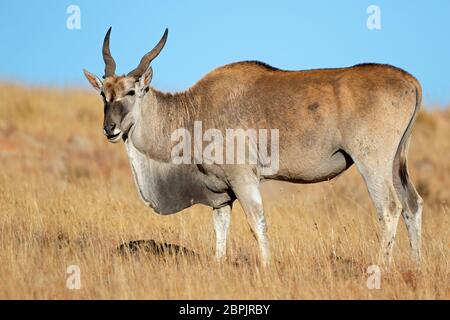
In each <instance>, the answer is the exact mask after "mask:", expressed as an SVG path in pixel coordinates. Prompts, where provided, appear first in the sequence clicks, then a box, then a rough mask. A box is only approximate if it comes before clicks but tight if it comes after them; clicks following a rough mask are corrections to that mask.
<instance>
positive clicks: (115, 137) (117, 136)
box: [108, 131, 123, 143]
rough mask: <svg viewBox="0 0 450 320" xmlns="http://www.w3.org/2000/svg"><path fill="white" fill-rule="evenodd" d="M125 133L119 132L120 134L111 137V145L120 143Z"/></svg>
mask: <svg viewBox="0 0 450 320" xmlns="http://www.w3.org/2000/svg"><path fill="white" fill-rule="evenodd" d="M122 135H123V132H122V131H119V133H116V134H115V135H112V136H109V137H108V141H109V142H111V143H117V142H119V141H120V138H122Z"/></svg>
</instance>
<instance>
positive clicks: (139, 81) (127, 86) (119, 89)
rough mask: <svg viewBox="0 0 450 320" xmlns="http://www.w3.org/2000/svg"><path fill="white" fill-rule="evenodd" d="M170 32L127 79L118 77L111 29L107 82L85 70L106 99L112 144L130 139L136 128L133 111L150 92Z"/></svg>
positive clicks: (107, 132) (105, 47)
mask: <svg viewBox="0 0 450 320" xmlns="http://www.w3.org/2000/svg"><path fill="white" fill-rule="evenodd" d="M167 34H168V30H167V29H166V30H165V32H164V35H163V36H162V38H161V40H159V42H158V44H157V45H156V46H155V47H154V48H153V49H152V50H151V51H150V52H149V53H147V54H146V55H144V56H143V57H142V59H141V62H140V63H139V65H138V66H137V68H136V69H134V70H132V71H130V72H129V73H128V74H127V75H122V76H117V75H116V74H115V71H116V63H115V61H114V58H113V57H112V55H111V52H110V50H109V37H110V35H111V28H109V30H108V32H107V33H106V36H105V39H104V41H103V60H104V61H105V75H104V76H103V80H101V79H100V78H99V77H97V76H95V75H94V74H92V73H90V72H88V71H87V70H83V72H84V75H85V76H86V78H87V80H88V81H89V83H90V84H91V85H92V86H93V87H94V89H95V90H97V92H99V93H100V95H101V96H102V98H103V104H104V119H103V133H104V134H105V136H106V137H107V138H108V140H109V141H110V142H112V143H116V142H118V141H120V139H121V138H122V137H123V138H124V139H125V138H126V137H127V135H128V132H129V130H130V128H131V127H132V126H133V124H134V121H135V119H133V112H132V111H133V109H134V108H137V104H139V102H140V101H141V98H142V97H143V96H144V95H145V93H146V92H147V91H148V90H149V85H150V82H151V80H152V75H153V71H152V67H151V66H150V63H151V62H152V60H153V59H155V58H156V57H157V56H158V54H159V53H160V52H161V50H162V48H163V47H164V45H165V43H166V40H167Z"/></svg>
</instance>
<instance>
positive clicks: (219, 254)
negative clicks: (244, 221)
mask: <svg viewBox="0 0 450 320" xmlns="http://www.w3.org/2000/svg"><path fill="white" fill-rule="evenodd" d="M230 218H231V206H230V205H227V206H225V207H221V208H218V209H214V210H213V220H214V231H215V233H216V260H217V261H221V260H224V258H225V257H226V253H227V236H228V227H229V226H230Z"/></svg>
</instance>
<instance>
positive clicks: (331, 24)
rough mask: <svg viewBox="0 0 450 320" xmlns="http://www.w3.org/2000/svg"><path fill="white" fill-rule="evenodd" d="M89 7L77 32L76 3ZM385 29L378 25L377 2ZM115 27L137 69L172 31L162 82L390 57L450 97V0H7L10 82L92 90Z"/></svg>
mask: <svg viewBox="0 0 450 320" xmlns="http://www.w3.org/2000/svg"><path fill="white" fill-rule="evenodd" d="M71 4H74V5H77V6H79V8H80V10H81V29H79V30H69V29H68V28H67V27H66V20H67V18H68V17H69V14H67V13H66V10H67V7H68V6H69V5H71ZM372 4H375V5H378V6H379V7H380V9H381V30H369V29H368V28H367V27H366V20H367V18H368V17H369V15H368V14H367V13H366V9H367V7H368V6H369V5H372ZM109 26H113V31H112V35H111V51H112V53H113V55H114V57H115V59H116V62H117V64H118V69H117V72H118V73H126V72H128V71H129V70H131V69H133V68H134V67H135V66H136V65H137V64H138V62H139V60H140V58H141V56H142V55H143V54H145V53H146V52H147V51H149V50H150V49H151V48H152V47H153V46H154V45H155V44H156V42H157V41H158V40H159V38H160V37H161V35H162V33H163V31H164V28H166V27H168V28H169V39H168V42H167V44H166V47H165V48H164V50H163V52H162V53H161V55H160V56H159V57H158V58H157V59H156V60H155V61H154V62H153V70H154V77H153V85H154V86H155V87H157V88H159V89H161V90H167V91H179V90H183V89H186V88H188V87H189V86H191V85H192V84H194V83H195V81H197V80H198V79H200V78H201V77H202V76H203V75H204V74H206V73H207V72H208V71H209V70H211V69H213V68H215V67H218V66H220V65H223V64H226V63H230V62H234V61H239V60H262V61H264V62H266V63H269V64H271V65H273V66H276V67H279V68H283V69H311V68H324V67H341V66H350V65H353V64H357V63H361V62H380V63H389V64H393V65H396V66H398V67H401V68H404V69H406V70H407V71H409V72H411V73H412V74H414V75H415V76H416V77H417V78H418V79H419V80H420V81H421V83H422V85H423V87H424V97H425V101H426V102H427V103H428V104H447V103H450V76H449V75H450V1H448V0H430V1H418V0H410V1H406V0H395V1H392V0H388V1H380V0H372V1H365V0H345V1H331V0H330V1H325V0H316V1H282V0H280V1H276V2H275V1H237V0H227V1H220V2H219V1H206V0H201V1H200V0H198V1H195V0H192V1H173V0H172V1H131V0H129V1H111V0H110V1H106V0H100V1H92V0H91V1H88V0H86V1H85V0H71V1H65V0H58V1H57V0H45V1H30V0H28V1H24V0H15V1H7V0H1V2H0V39H1V40H2V43H1V45H0V49H1V50H0V79H13V80H15V81H21V82H25V83H27V84H38V85H58V86H66V85H81V86H86V87H87V84H86V81H85V79H84V78H83V75H82V72H81V70H82V68H87V69H88V70H89V71H91V72H94V73H96V74H98V75H100V76H101V75H102V74H103V61H102V57H101V45H102V40H103V37H104V35H105V32H106V30H107V28H108V27H109Z"/></svg>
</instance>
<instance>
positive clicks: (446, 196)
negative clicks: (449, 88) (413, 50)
mask: <svg viewBox="0 0 450 320" xmlns="http://www.w3.org/2000/svg"><path fill="white" fill-rule="evenodd" d="M101 124H102V106H101V100H100V98H99V97H98V96H96V95H94V94H90V93H88V92H85V91H83V90H77V89H67V90H64V89H58V90H57V89H48V88H47V89H45V88H26V87H22V86H17V85H11V84H1V85H0V261H1V263H0V298H2V299H12V298H17V299H36V298H39V299H93V298H97V299H107V298H116V299H128V298H133V299H196V298H201V299H219V298H222V299H304V298H306V299H348V298H356V299H366V298H367V299H380V298H386V299H400V298H405V299H449V298H450V251H449V246H450V161H449V159H450V109H448V108H447V109H444V110H442V109H441V110H431V111H430V110H428V111H422V112H421V114H420V117H419V118H418V121H417V123H416V126H415V129H414V132H413V139H412V143H411V148H410V153H409V159H410V169H411V175H412V177H413V180H414V182H415V184H416V186H418V189H419V192H420V193H421V195H422V196H423V198H424V200H425V209H424V219H423V220H424V221H423V254H424V257H423V264H422V268H421V269H420V270H416V269H415V268H414V267H413V264H412V262H411V261H410V258H409V244H408V241H407V235H406V232H405V227H404V223H403V222H401V223H400V225H399V233H398V237H397V243H396V247H395V249H394V258H395V263H394V265H393V266H392V268H391V269H390V270H389V271H387V270H385V271H383V273H382V281H381V289H380V290H369V289H368V288H367V286H366V279H367V276H368V275H367V274H366V269H367V267H368V266H370V265H372V264H375V263H376V262H377V258H376V257H377V253H378V248H379V245H378V244H379V241H378V236H377V234H378V231H377V230H378V229H377V228H378V226H377V221H376V215H375V212H374V209H373V207H372V204H371V202H370V200H369V197H368V194H367V191H366V189H365V186H364V184H363V182H362V179H361V177H360V176H359V174H358V172H357V171H356V170H355V168H351V169H350V170H349V171H348V172H346V173H345V174H344V175H342V176H340V177H339V178H338V179H337V180H334V181H332V182H327V183H321V184H316V185H291V184H282V183H272V182H271V183H268V184H266V185H263V196H264V201H265V207H266V213H267V220H268V224H269V239H270V246H271V251H272V255H273V259H274V263H273V264H272V266H271V268H268V269H261V268H260V267H259V266H258V264H257V263H256V261H257V257H258V251H257V246H256V241H255V240H254V239H253V237H252V235H251V232H250V230H249V228H248V226H247V223H246V221H245V218H244V214H243V212H242V210H241V208H240V206H239V205H238V204H236V205H235V207H234V208H233V215H232V222H231V231H230V238H229V239H230V240H229V259H228V261H227V262H225V263H223V264H217V263H216V262H215V261H214V259H213V258H212V257H213V253H214V231H213V226H212V214H211V209H209V208H207V207H204V206H195V207H193V208H190V209H188V210H185V211H183V212H182V213H180V214H177V215H172V216H158V215H156V214H154V213H153V212H152V210H151V209H149V208H147V207H145V206H144V205H143V203H141V201H140V199H139V198H138V195H137V192H136V190H135V187H134V184H133V181H132V177H131V173H130V170H129V165H128V161H127V158H126V154H125V150H124V147H123V146H122V145H112V144H109V143H107V141H106V139H104V137H103V134H102V127H101ZM140 239H153V240H155V241H160V242H166V243H172V244H178V245H181V246H184V247H186V248H189V249H190V250H193V251H195V252H196V253H198V254H199V258H192V257H188V256H179V257H173V256H170V255H163V256H157V255H154V254H151V253H147V254H145V253H141V254H137V255H120V254H118V253H117V247H118V246H119V245H120V244H122V243H126V242H129V241H132V240H140ZM69 265H78V266H79V267H80V270H81V289H79V290H69V289H68V288H67V287H66V279H67V276H68V275H67V274H66V269H67V267H68V266H69Z"/></svg>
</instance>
